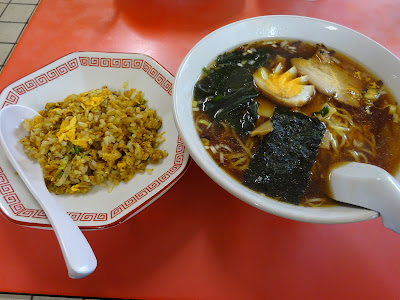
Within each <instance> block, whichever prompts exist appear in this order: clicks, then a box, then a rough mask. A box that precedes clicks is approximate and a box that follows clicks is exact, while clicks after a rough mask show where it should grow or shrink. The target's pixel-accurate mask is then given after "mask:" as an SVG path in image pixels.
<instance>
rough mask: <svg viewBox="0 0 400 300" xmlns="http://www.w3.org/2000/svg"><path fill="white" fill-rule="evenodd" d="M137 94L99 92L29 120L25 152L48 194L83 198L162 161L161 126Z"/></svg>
mask: <svg viewBox="0 0 400 300" xmlns="http://www.w3.org/2000/svg"><path fill="white" fill-rule="evenodd" d="M146 102H147V101H146V100H145V99H144V98H143V93H142V92H141V91H136V90H135V89H131V90H129V91H125V92H123V93H122V92H114V91H110V90H109V89H107V87H103V88H102V89H96V90H90V91H88V92H85V93H81V94H79V95H75V94H73V95H69V96H68V97H67V98H66V99H65V100H64V101H62V102H55V103H47V104H46V107H45V110H42V111H40V112H39V115H38V116H37V117H35V118H34V119H33V120H25V122H24V127H25V129H26V130H28V131H29V135H28V136H26V137H24V138H23V139H22V140H21V143H22V144H23V145H24V147H25V152H26V153H27V154H28V155H29V156H30V157H31V158H34V159H37V160H38V161H39V163H40V165H41V167H42V169H43V175H44V179H45V182H46V185H47V188H48V189H49V190H50V191H52V192H54V193H56V194H64V193H69V194H73V193H86V192H88V191H89V190H90V189H91V188H92V186H93V185H95V184H100V185H105V186H107V183H108V186H109V190H111V189H112V188H113V186H114V185H117V184H119V183H120V182H121V181H124V182H127V181H129V180H130V179H131V178H132V177H133V175H134V174H135V173H144V172H145V171H147V172H148V173H150V172H151V169H147V170H146V166H147V164H148V163H149V162H150V163H152V164H155V163H157V162H158V161H159V160H161V159H162V158H164V157H166V156H167V155H168V153H167V152H166V151H163V150H160V149H157V148H158V146H159V145H160V143H161V142H163V141H164V140H165V138H164V137H163V133H159V132H158V130H159V129H160V127H161V125H162V120H161V118H160V117H159V116H157V114H156V112H155V111H154V110H151V109H149V108H148V107H147V105H146Z"/></svg>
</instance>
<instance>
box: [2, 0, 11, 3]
mask: <svg viewBox="0 0 400 300" xmlns="http://www.w3.org/2000/svg"><path fill="white" fill-rule="evenodd" d="M10 1H11V0H0V3H9V2H10Z"/></svg>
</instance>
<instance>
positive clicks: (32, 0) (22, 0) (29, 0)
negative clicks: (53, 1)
mask: <svg viewBox="0 0 400 300" xmlns="http://www.w3.org/2000/svg"><path fill="white" fill-rule="evenodd" d="M39 2H40V0H11V2H10V3H16V4H38V3H39Z"/></svg>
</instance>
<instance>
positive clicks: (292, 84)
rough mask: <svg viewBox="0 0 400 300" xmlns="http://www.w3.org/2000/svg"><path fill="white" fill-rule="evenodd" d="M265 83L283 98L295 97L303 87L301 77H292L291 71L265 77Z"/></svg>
mask: <svg viewBox="0 0 400 300" xmlns="http://www.w3.org/2000/svg"><path fill="white" fill-rule="evenodd" d="M265 84H266V85H267V87H268V89H269V90H270V91H271V92H273V93H274V94H275V95H277V96H279V97H282V98H290V97H294V96H296V95H298V94H300V92H301V90H302V89H303V85H302V84H301V79H300V78H296V79H292V75H291V74H290V73H289V72H285V73H283V74H271V75H269V76H268V77H267V78H266V79H265Z"/></svg>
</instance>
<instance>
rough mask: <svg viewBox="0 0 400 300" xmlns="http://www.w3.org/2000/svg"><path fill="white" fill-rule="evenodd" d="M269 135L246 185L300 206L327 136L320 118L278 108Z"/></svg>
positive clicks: (252, 160)
mask: <svg viewBox="0 0 400 300" xmlns="http://www.w3.org/2000/svg"><path fill="white" fill-rule="evenodd" d="M272 124H273V131H272V132H270V133H269V134H267V135H266V136H265V137H264V138H263V140H262V141H261V144H260V146H259V148H258V150H257V152H256V153H255V154H254V155H253V157H252V159H251V161H250V165H249V168H248V170H247V171H246V172H245V174H244V182H243V183H244V184H245V185H246V186H248V187H250V188H252V189H254V190H256V191H259V192H262V193H265V194H266V195H267V196H270V197H276V198H278V199H280V200H282V201H286V202H289V203H292V204H299V203H300V201H301V200H302V197H303V195H304V192H305V189H306V188H307V185H308V181H309V180H310V175H311V168H312V166H313V165H314V162H315V159H316V156H317V154H318V149H319V145H320V143H321V141H322V137H323V136H324V133H325V124H324V123H323V122H321V121H320V120H319V119H318V118H310V117H308V116H306V115H304V114H302V113H298V112H291V111H289V110H287V109H285V108H280V107H278V108H276V110H275V112H274V115H273V117H272Z"/></svg>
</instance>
